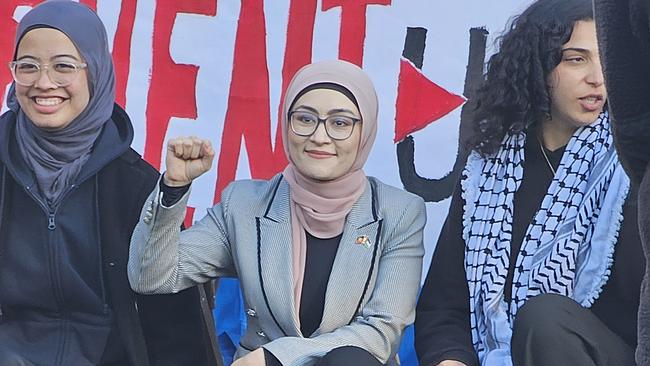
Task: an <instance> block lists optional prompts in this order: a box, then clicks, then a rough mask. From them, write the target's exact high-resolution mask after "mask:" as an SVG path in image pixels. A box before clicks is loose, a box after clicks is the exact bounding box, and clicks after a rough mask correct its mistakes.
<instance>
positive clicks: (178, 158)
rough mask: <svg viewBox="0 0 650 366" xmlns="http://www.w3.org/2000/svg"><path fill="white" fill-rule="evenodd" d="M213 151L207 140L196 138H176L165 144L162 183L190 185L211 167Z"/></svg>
mask: <svg viewBox="0 0 650 366" xmlns="http://www.w3.org/2000/svg"><path fill="white" fill-rule="evenodd" d="M213 160H214V149H213V148H212V144H211V143H210V141H208V140H203V139H200V138H198V137H194V136H190V137H178V138H175V139H172V140H170V141H169V142H168V143H167V156H166V158H165V165H166V169H167V170H166V171H165V175H164V178H163V180H164V183H165V184H166V185H168V186H170V187H181V186H185V185H188V184H190V183H192V181H193V180H194V179H196V178H198V177H199V176H200V175H201V174H203V173H205V172H207V171H208V170H210V168H211V167H212V161H213Z"/></svg>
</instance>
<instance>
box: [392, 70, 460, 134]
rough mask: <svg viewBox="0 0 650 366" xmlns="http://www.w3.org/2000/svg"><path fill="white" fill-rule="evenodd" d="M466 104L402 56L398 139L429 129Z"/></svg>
mask: <svg viewBox="0 0 650 366" xmlns="http://www.w3.org/2000/svg"><path fill="white" fill-rule="evenodd" d="M463 103H465V98H464V97H462V96H460V95H456V94H452V93H450V92H448V91H446V90H445V89H443V88H441V87H440V86H438V85H437V84H436V83H434V82H432V81H431V80H429V79H428V78H427V77H426V76H424V74H422V72H421V71H420V70H418V69H417V68H416V67H415V66H413V64H411V63H410V62H409V61H408V60H406V59H404V58H402V60H401V61H400V72H399V85H398V88H397V102H396V106H395V107H396V113H395V139H394V142H398V141H401V140H403V139H404V137H406V136H407V135H409V134H411V133H413V132H415V131H418V130H421V129H423V128H425V127H426V126H428V125H429V124H430V123H432V122H435V121H437V120H438V119H440V118H442V117H443V116H445V115H446V114H447V113H449V112H451V111H453V110H454V109H456V108H458V107H459V106H461V105H462V104H463Z"/></svg>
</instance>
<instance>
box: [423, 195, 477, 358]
mask: <svg viewBox="0 0 650 366" xmlns="http://www.w3.org/2000/svg"><path fill="white" fill-rule="evenodd" d="M463 204H464V201H463V199H462V197H461V196H460V185H459V186H457V187H456V191H455V192H454V195H453V198H452V202H451V208H450V210H449V214H448V216H447V219H446V221H445V224H444V226H443V228H442V231H441V233H440V237H439V239H438V243H437V245H436V249H435V252H434V254H433V258H432V260H431V266H430V267H429V272H428V273H427V278H426V280H425V282H424V286H423V287H422V292H421V293H420V299H419V300H418V305H417V315H416V319H415V350H416V353H417V355H418V360H419V362H420V365H421V366H434V365H437V364H438V363H439V362H441V361H443V360H455V361H460V362H463V363H464V364H466V365H468V366H472V365H478V359H477V356H476V353H475V351H474V348H473V345H472V337H471V330H470V319H469V289H468V286H467V280H466V277H465V245H464V242H463V239H462V233H463V225H462V216H463Z"/></svg>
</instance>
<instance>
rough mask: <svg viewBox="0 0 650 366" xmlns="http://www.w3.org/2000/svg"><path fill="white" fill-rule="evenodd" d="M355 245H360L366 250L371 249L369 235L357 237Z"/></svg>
mask: <svg viewBox="0 0 650 366" xmlns="http://www.w3.org/2000/svg"><path fill="white" fill-rule="evenodd" d="M355 244H360V245H363V246H364V247H366V248H370V238H369V237H368V236H367V235H361V236H357V240H356V241H355Z"/></svg>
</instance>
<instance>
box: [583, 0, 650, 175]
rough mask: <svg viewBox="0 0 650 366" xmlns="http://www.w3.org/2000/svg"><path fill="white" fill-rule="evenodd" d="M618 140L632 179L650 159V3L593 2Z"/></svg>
mask: <svg viewBox="0 0 650 366" xmlns="http://www.w3.org/2000/svg"><path fill="white" fill-rule="evenodd" d="M594 11H595V18H596V26H597V31H598V42H599V48H600V54H601V60H602V63H603V71H604V74H605V81H606V83H607V92H608V104H609V107H610V110H611V113H612V123H613V131H614V139H615V142H616V148H617V150H618V153H619V156H620V158H621V161H622V163H623V167H625V169H626V171H627V173H628V174H629V175H630V177H631V178H632V179H633V180H634V181H636V182H639V181H640V180H641V178H642V177H643V176H644V174H645V171H646V167H647V165H648V162H649V161H650V67H648V65H650V31H649V28H650V24H649V23H650V3H648V2H647V1H646V0H594Z"/></svg>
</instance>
